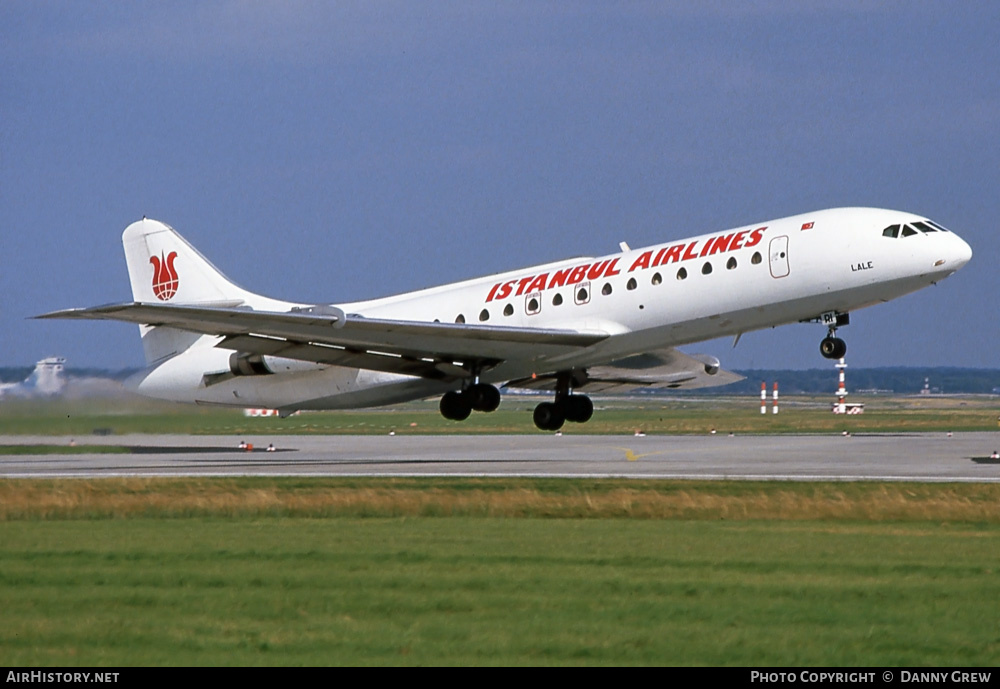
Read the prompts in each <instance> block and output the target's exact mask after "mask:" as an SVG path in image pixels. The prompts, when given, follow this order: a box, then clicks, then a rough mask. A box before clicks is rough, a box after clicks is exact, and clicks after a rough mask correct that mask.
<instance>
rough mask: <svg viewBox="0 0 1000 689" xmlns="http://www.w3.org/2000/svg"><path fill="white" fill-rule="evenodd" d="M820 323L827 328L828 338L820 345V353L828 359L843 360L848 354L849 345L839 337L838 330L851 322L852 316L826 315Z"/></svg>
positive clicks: (844, 314) (821, 317)
mask: <svg viewBox="0 0 1000 689" xmlns="http://www.w3.org/2000/svg"><path fill="white" fill-rule="evenodd" d="M819 321H820V322H821V323H823V324H825V325H826V326H827V331H826V337H824V338H823V340H822V341H821V342H820V343H819V353H820V354H822V355H823V356H824V357H825V358H827V359H843V358H844V355H845V354H847V343H846V342H844V341H843V340H842V339H840V338H839V337H837V328H838V327H839V326H842V325H848V324H849V323H850V322H851V317H850V314H846V313H837V312H830V313H824V314H823V315H822V316H820V317H819Z"/></svg>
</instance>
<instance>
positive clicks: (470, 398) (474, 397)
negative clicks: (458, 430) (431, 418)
mask: <svg viewBox="0 0 1000 689" xmlns="http://www.w3.org/2000/svg"><path fill="white" fill-rule="evenodd" d="M499 406H500V391H499V390H497V389H496V386H494V385H489V384H488V383H476V384H474V385H470V386H469V387H467V388H465V389H464V390H462V391H458V390H452V391H451V392H446V393H444V395H443V396H442V397H441V405H440V409H441V416H443V417H444V418H446V419H451V420H452V421H465V420H466V419H467V418H469V414H471V413H472V412H473V411H485V412H489V411H496V408H497V407H499Z"/></svg>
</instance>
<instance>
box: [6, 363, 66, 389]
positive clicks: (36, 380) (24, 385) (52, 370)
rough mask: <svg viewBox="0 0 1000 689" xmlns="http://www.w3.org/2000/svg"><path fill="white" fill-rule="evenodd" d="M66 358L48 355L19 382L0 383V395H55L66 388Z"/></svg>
mask: <svg viewBox="0 0 1000 689" xmlns="http://www.w3.org/2000/svg"><path fill="white" fill-rule="evenodd" d="M65 368H66V359H64V358H63V357H61V356H50V357H47V358H45V359H42V360H41V361H39V362H38V363H37V364H35V370H34V371H32V372H31V375H29V376H28V377H27V378H25V379H24V381H22V382H20V383H0V397H55V396H56V395H59V394H60V393H62V391H63V390H64V389H65V388H66V378H65V375H64V372H65Z"/></svg>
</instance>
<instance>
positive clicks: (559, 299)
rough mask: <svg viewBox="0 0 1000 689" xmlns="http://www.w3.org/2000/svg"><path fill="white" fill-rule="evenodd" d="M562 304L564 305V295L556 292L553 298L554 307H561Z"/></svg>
mask: <svg viewBox="0 0 1000 689" xmlns="http://www.w3.org/2000/svg"><path fill="white" fill-rule="evenodd" d="M560 304H562V295H561V294H559V293H558V292H556V293H555V295H553V297H552V305H553V306H559V305H560Z"/></svg>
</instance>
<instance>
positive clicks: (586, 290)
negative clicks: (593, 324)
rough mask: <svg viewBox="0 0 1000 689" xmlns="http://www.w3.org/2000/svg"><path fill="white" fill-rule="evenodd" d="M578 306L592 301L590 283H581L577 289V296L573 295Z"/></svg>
mask: <svg viewBox="0 0 1000 689" xmlns="http://www.w3.org/2000/svg"><path fill="white" fill-rule="evenodd" d="M573 297H574V299H575V300H576V303H577V304H586V303H587V302H589V301H590V283H589V282H581V283H580V286H579V287H577V288H576V294H574V295H573Z"/></svg>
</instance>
